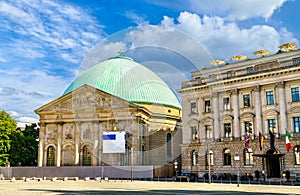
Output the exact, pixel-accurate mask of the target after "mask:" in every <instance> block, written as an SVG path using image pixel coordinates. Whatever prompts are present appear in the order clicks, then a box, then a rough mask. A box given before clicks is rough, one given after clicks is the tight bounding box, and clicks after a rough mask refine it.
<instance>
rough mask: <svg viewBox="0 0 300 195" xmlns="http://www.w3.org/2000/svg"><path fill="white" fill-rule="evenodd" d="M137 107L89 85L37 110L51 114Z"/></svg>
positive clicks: (38, 112)
mask: <svg viewBox="0 0 300 195" xmlns="http://www.w3.org/2000/svg"><path fill="white" fill-rule="evenodd" d="M128 107H136V105H134V104H132V103H130V102H128V101H126V100H123V99H121V98H118V97H115V96H113V95H111V94H108V93H106V92H103V91H101V90H99V89H96V88H93V87H91V86H88V85H83V86H82V87H80V88H78V89H76V90H74V91H72V92H70V93H68V94H65V95H63V96H61V97H59V98H57V99H55V100H53V101H51V102H49V103H47V104H46V105H44V106H42V107H40V108H38V109H36V110H35V112H36V113H37V114H40V113H49V112H56V113H57V112H77V111H89V110H99V109H119V108H128Z"/></svg>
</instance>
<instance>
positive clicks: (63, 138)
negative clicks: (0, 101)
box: [35, 56, 182, 167]
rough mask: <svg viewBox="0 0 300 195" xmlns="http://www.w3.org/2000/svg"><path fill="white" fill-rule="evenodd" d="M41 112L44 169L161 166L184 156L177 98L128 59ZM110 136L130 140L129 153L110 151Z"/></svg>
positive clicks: (97, 70) (87, 76) (78, 83)
mask: <svg viewBox="0 0 300 195" xmlns="http://www.w3.org/2000/svg"><path fill="white" fill-rule="evenodd" d="M35 112H36V113H37V114H38V115H39V116H40V132H39V153H38V166H40V167H41V166H57V167H59V166H96V165H114V166H123V165H156V166H160V165H166V164H171V163H173V161H174V159H177V158H178V157H179V155H180V148H179V147H178V146H179V144H180V143H181V138H182V135H181V105H180V103H179V102H178V99H177V97H176V96H175V94H174V93H173V92H172V91H171V89H170V88H169V87H168V86H167V84H166V83H164V82H163V81H162V80H161V79H160V78H159V77H158V76H157V75H156V74H154V73H153V72H152V71H150V70H149V69H147V68H146V67H144V66H143V65H141V64H138V63H136V62H134V61H133V60H132V59H130V58H127V57H123V56H117V57H114V58H111V59H108V60H106V61H104V62H101V63H99V64H97V65H95V66H93V67H91V68H89V69H88V70H87V71H86V72H84V73H83V74H81V75H80V76H79V77H78V78H77V79H76V80H75V81H74V82H73V83H72V84H71V85H70V86H69V87H68V88H67V89H66V91H65V92H64V94H63V95H62V96H61V97H59V98H57V99H55V100H53V101H52V102H50V103H47V104H46V105H44V106H42V107H40V108H38V109H37V110H35ZM107 132H111V133H114V132H116V133H117V132H120V133H123V135H125V143H124V145H123V146H122V147H124V148H123V149H124V152H114V151H111V152H105V151H104V149H103V146H104V141H103V137H104V134H105V133H107ZM121 139H122V138H121ZM121 143H122V142H121ZM111 146H112V145H111Z"/></svg>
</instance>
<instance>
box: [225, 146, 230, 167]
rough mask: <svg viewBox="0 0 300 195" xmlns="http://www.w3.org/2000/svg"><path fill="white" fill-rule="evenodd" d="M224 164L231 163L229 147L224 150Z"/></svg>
mask: <svg viewBox="0 0 300 195" xmlns="http://www.w3.org/2000/svg"><path fill="white" fill-rule="evenodd" d="M224 165H231V151H230V149H229V148H226V149H225V150H224Z"/></svg>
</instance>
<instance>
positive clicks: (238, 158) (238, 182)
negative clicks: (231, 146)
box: [234, 154, 240, 187]
mask: <svg viewBox="0 0 300 195" xmlns="http://www.w3.org/2000/svg"><path fill="white" fill-rule="evenodd" d="M239 160H240V157H239V155H238V154H235V155H234V161H235V163H236V166H237V187H239V186H240V169H239V164H238V162H239Z"/></svg>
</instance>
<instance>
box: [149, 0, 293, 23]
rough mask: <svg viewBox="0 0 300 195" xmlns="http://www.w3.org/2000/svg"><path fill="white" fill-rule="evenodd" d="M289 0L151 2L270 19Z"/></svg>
mask: <svg viewBox="0 0 300 195" xmlns="http://www.w3.org/2000/svg"><path fill="white" fill-rule="evenodd" d="M287 1H288V0H264V1H261V0H242V1H237V0H226V1H224V0H187V1H161V0H148V2H149V3H152V4H156V5H158V6H162V7H168V8H172V9H177V10H186V11H192V12H196V13H198V14H201V15H209V16H219V17H222V18H226V19H230V20H246V19H250V18H258V17H262V18H264V19H266V20H267V19H269V18H270V17H272V15H273V14H274V13H275V12H276V11H279V9H280V7H282V6H283V4H284V3H285V2H287Z"/></svg>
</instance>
